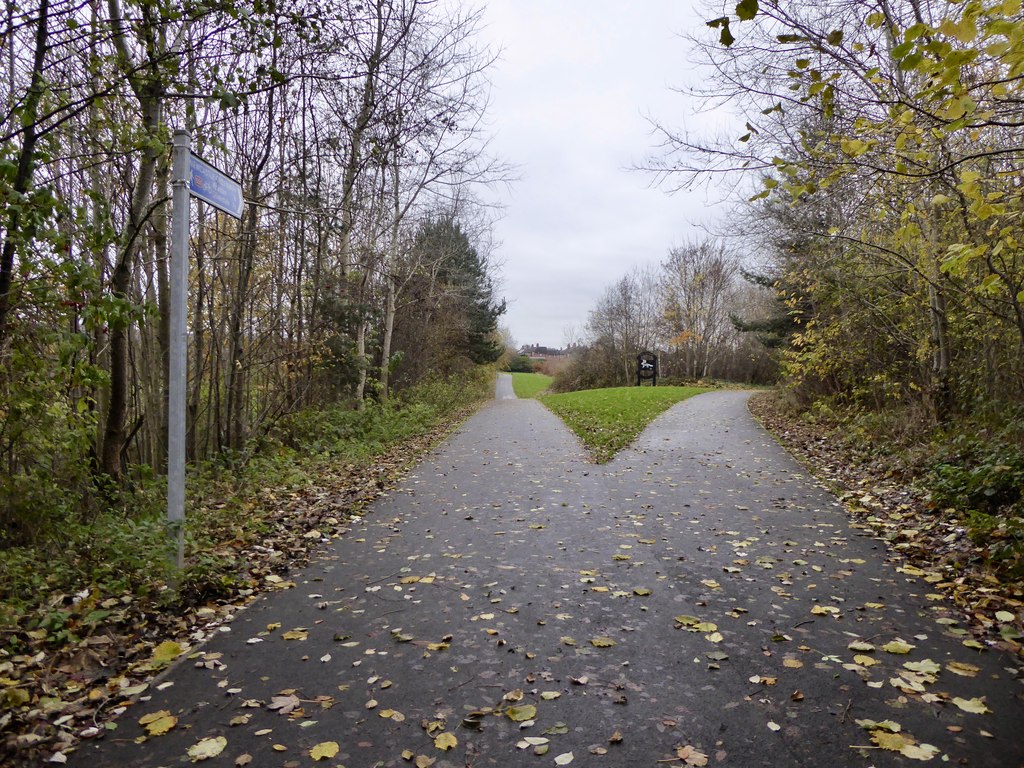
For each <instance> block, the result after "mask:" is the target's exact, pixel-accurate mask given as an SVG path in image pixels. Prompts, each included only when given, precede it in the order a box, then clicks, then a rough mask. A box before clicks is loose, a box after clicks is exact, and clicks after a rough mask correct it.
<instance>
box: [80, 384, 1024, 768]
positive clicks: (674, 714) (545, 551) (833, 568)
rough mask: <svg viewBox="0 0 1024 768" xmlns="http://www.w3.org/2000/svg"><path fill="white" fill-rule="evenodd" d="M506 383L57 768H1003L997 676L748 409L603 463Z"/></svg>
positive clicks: (935, 602) (701, 417) (682, 421)
mask: <svg viewBox="0 0 1024 768" xmlns="http://www.w3.org/2000/svg"><path fill="white" fill-rule="evenodd" d="M504 386H507V382H506V384H501V383H500V382H499V390H498V397H497V398H496V399H495V400H494V401H493V402H492V403H490V404H489V405H487V406H486V407H485V408H483V409H482V410H481V411H480V412H479V413H478V414H476V415H475V416H474V417H473V418H471V419H470V420H469V421H468V422H467V423H466V424H465V425H464V426H463V427H462V428H461V429H460V430H459V431H458V432H457V433H456V434H454V435H453V436H452V437H451V438H450V439H449V440H448V441H446V443H445V444H444V445H442V446H441V447H440V448H439V449H437V450H436V451H435V452H434V453H432V454H431V455H429V456H428V457H427V458H426V459H425V460H424V461H423V462H422V464H420V465H419V466H418V467H417V468H416V469H415V470H414V471H413V472H412V473H411V474H409V475H408V476H407V477H406V478H405V480H404V481H403V483H402V484H401V486H400V488H398V489H397V490H395V491H394V492H392V493H391V494H390V495H389V496H388V497H386V498H384V499H382V500H381V501H379V502H377V503H376V504H374V505H373V506H372V507H371V508H370V509H369V510H368V511H367V512H366V513H365V515H364V516H363V517H361V518H358V519H356V520H354V521H353V522H352V524H351V525H350V526H349V529H348V530H347V532H345V533H344V534H343V535H341V536H340V537H338V538H336V539H334V540H333V541H331V542H330V543H329V544H328V545H326V546H325V548H324V551H323V553H322V557H321V558H320V559H319V560H317V561H316V562H315V563H314V564H312V565H311V566H310V567H308V568H307V569H305V570H304V571H302V572H301V573H294V574H292V575H291V576H290V580H291V582H292V583H294V586H291V585H290V583H288V582H286V583H284V584H281V585H279V586H281V587H283V588H282V589H280V590H277V591H275V592H273V593H271V594H269V595H267V596H265V597H263V598H260V599H259V600H257V601H256V602H255V603H253V604H252V605H251V606H250V607H248V608H247V609H245V610H243V611H240V612H239V613H238V614H237V615H236V617H235V618H234V621H232V622H231V623H230V624H228V625H226V626H225V627H223V628H222V629H221V630H220V631H218V632H215V633H214V634H215V636H214V638H213V639H212V640H210V641H208V642H206V643H204V644H202V645H201V646H197V647H196V648H194V649H192V650H191V651H190V652H189V653H188V654H186V658H184V659H183V660H182V661H181V662H180V663H179V664H177V665H176V666H175V667H174V668H173V669H172V670H171V671H170V672H169V673H168V674H166V675H165V676H164V677H162V678H161V679H160V680H159V681H158V683H157V684H154V685H153V686H151V688H150V691H148V692H147V694H148V695H145V696H143V697H142V698H141V699H140V700H139V701H137V702H136V703H135V704H134V705H133V706H132V707H130V708H129V710H128V711H127V712H126V713H125V714H124V715H123V716H122V717H121V719H120V721H119V727H118V728H117V729H116V730H114V731H111V732H110V733H108V735H106V737H105V738H103V739H102V740H99V741H94V742H90V743H87V744H85V745H83V746H82V747H81V748H80V749H79V750H78V752H76V753H74V754H73V755H71V759H70V764H71V765H77V766H88V767H89V768H100V767H102V766H179V765H188V764H191V762H192V761H193V759H194V756H195V755H196V754H198V753H200V752H202V751H204V750H206V751H208V752H209V753H211V754H212V753H216V752H219V754H218V755H217V756H216V757H212V758H210V759H209V760H208V761H203V764H204V765H211V766H215V765H224V766H230V765H236V764H237V765H245V764H250V765H253V766H260V767H262V766H275V767H276V766H283V767H284V766H287V767H290V766H313V765H325V766H346V768H367V767H369V766H414V765H430V764H432V765H434V766H437V767H438V768H451V767H452V766H481V767H482V766H552V765H573V766H602V765H604V766H657V765H669V766H687V765H702V764H704V762H703V761H705V760H706V764H707V765H712V766H716V765H726V766H742V767H744V768H746V767H749V766H892V765H920V764H928V763H931V764H935V765H939V764H950V765H965V766H972V767H975V768H980V767H982V766H991V767H992V768H1014V767H1016V766H1020V765H1024V737H1022V727H1024V700H1022V695H1024V685H1022V682H1021V681H1020V679H1019V678H1018V677H1017V672H1016V669H1015V667H1016V666H1017V665H1016V663H1015V660H1014V659H1013V658H1012V657H1010V656H1008V655H1005V654H1002V653H1000V652H998V651H995V650H991V649H989V650H985V651H980V650H978V649H974V648H970V647H968V646H965V645H964V640H966V639H969V636H967V635H964V634H960V633H959V631H960V627H959V626H958V625H957V623H956V621H957V619H958V618H959V614H958V613H957V611H956V610H955V609H954V607H953V606H951V605H949V604H947V603H945V602H944V601H942V600H941V599H937V595H934V594H932V592H933V587H932V586H931V585H930V584H929V583H928V582H927V580H926V579H922V578H920V576H919V575H914V574H915V572H914V571H913V569H902V570H901V569H900V567H899V563H898V561H897V562H891V561H889V560H888V559H887V554H886V549H885V545H884V544H883V543H881V542H879V541H877V540H875V539H874V538H872V537H871V536H870V535H869V534H868V533H866V532H864V531H861V530H857V529H855V528H851V526H850V525H849V523H848V521H847V518H846V515H845V513H844V512H843V510H842V508H841V507H840V505H839V504H838V502H837V501H836V499H835V498H834V497H833V496H831V495H830V494H829V493H828V492H826V491H825V490H824V489H822V488H821V487H819V486H818V485H817V484H815V483H814V482H813V481H812V480H811V479H810V478H809V477H808V476H807V475H806V473H805V472H803V471H802V469H801V468H800V467H799V465H797V464H796V463H795V462H794V461H793V460H792V459H791V458H790V457H789V456H788V455H787V454H786V453H785V452H784V451H783V450H782V449H781V448H780V447H779V446H778V445H777V444H776V443H775V442H774V441H773V440H772V439H771V438H770V437H769V436H768V435H767V434H766V433H765V432H764V431H763V430H761V429H760V428H759V427H758V426H757V425H756V423H755V422H754V421H753V420H752V419H751V418H750V416H749V415H748V413H747V410H746V398H747V395H746V394H745V393H739V392H715V393H710V394H705V395H700V396H698V397H695V398H692V399H690V400H687V401H685V402H683V403H680V404H678V405H677V406H675V407H674V408H672V409H670V410H669V411H667V412H666V413H665V414H663V415H662V416H661V417H659V418H658V419H657V420H656V421H655V422H654V423H653V424H652V425H651V426H650V427H649V428H648V429H647V430H646V432H645V433H644V434H643V435H642V436H641V438H640V439H639V440H638V441H637V443H636V444H635V445H634V446H633V447H632V448H630V449H629V450H626V451H624V452H623V453H621V454H620V455H619V456H618V457H617V458H616V459H615V460H613V461H612V462H610V463H609V464H606V465H603V466H596V465H594V464H592V463H590V462H589V461H588V459H587V456H586V453H585V451H584V450H583V448H582V447H581V445H580V444H579V442H578V441H577V440H576V438H575V436H573V435H572V434H571V433H570V432H569V431H568V430H567V429H566V428H565V427H564V426H563V425H562V423H561V422H560V421H559V420H558V419H557V418H556V417H555V416H553V415H552V414H551V413H550V412H548V411H547V410H546V409H545V408H544V407H543V406H542V405H540V403H538V402H536V401H533V400H515V399H513V398H511V397H509V395H510V394H511V393H510V390H505V389H502V387H504ZM908 570H909V572H907V571H908ZM929 595H931V596H930V597H929ZM851 644H853V647H852V648H851V647H850V646H851ZM885 648H887V649H888V650H885ZM893 651H900V652H893ZM908 665H909V666H908ZM970 710H980V711H978V712H974V711H970ZM161 711H165V712H167V713H169V714H170V715H171V716H173V717H174V718H176V722H175V724H174V726H173V727H172V728H170V729H169V730H168V731H167V732H166V733H164V734H162V735H150V736H147V735H146V732H145V730H144V728H143V726H141V725H140V724H139V722H138V721H139V720H140V719H145V717H146V716H147V715H155V714H156V713H159V712H161ZM858 720H860V721H874V722H876V723H878V722H886V721H888V724H887V725H885V726H883V727H881V728H878V727H876V728H873V729H866V728H865V727H864V726H863V724H858V722H857V721H858ZM166 722H167V721H165V723H166ZM151 727H152V726H151ZM155 730H157V731H159V730H162V728H160V727H157V728H156V729H155ZM884 745H887V746H889V747H890V749H883V748H881V747H882V746H884ZM892 747H895V748H900V747H902V748H903V749H904V753H902V754H901V753H899V752H896V751H893V749H892ZM190 749H192V750H193V757H190V756H189V750H190ZM335 750H336V752H335ZM197 751H198V752H197ZM318 757H319V758H321V759H317V758H318ZM236 761H237V762H236ZM430 761H434V762H433V763H431V762H430Z"/></svg>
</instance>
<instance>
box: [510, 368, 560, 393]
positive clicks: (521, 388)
mask: <svg viewBox="0 0 1024 768" xmlns="http://www.w3.org/2000/svg"><path fill="white" fill-rule="evenodd" d="M553 381H554V378H553V377H551V376H547V375H545V374H543V373H513V374H512V391H513V392H515V393H516V397H522V398H533V397H537V395H539V394H540V393H541V392H543V391H544V390H546V389H547V388H548V387H550V386H551V382H553Z"/></svg>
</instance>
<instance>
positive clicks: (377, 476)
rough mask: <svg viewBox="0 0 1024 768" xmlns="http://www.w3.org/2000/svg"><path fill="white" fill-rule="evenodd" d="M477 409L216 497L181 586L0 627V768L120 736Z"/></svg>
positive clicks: (92, 599) (91, 602)
mask: <svg viewBox="0 0 1024 768" xmlns="http://www.w3.org/2000/svg"><path fill="white" fill-rule="evenodd" d="M477 407H478V404H477V405H467V406H464V407H462V408H461V409H458V408H457V409H455V410H453V411H452V412H451V413H448V414H447V415H446V416H439V417H438V418H437V419H435V420H434V423H433V424H432V425H426V424H424V425H421V426H420V427H419V428H414V429H407V430H405V431H406V432H408V434H405V435H404V437H403V438H402V439H401V442H397V443H396V442H395V441H389V444H388V445H387V446H385V447H382V448H381V449H379V450H378V451H376V452H375V453H374V454H373V455H372V456H370V457H358V456H357V457H349V458H350V459H351V460H349V461H341V462H339V461H338V459H337V457H334V458H323V457H320V458H316V459H313V460H311V461H309V462H308V463H307V464H306V465H304V466H303V467H301V469H302V470H303V471H304V472H305V473H306V474H305V475H303V477H304V478H305V479H303V481H302V482H300V483H298V484H297V485H296V486H295V487H293V488H290V489H283V488H274V487H266V488H263V489H262V490H259V491H258V492H255V493H252V494H245V495H243V496H242V497H240V498H237V499H231V500H228V501H221V502H211V506H210V507H209V508H205V509H203V510H201V514H199V515H197V516H196V517H194V518H193V519H192V520H191V522H192V523H194V524H199V523H198V522H197V521H200V520H201V521H202V525H203V526H205V527H206V529H207V530H205V531H204V537H205V539H206V540H207V541H208V542H212V545H211V546H212V548H208V549H206V550H203V551H202V552H200V553H199V554H198V556H194V557H192V558H191V559H193V560H196V561H197V562H196V563H195V564H194V565H193V567H192V569H190V570H188V571H186V572H185V574H184V577H185V578H184V579H183V580H182V581H181V582H180V583H179V584H178V585H177V586H176V587H175V588H171V587H170V586H168V585H166V584H160V583H159V579H158V577H157V575H156V574H154V576H153V579H152V580H151V583H149V584H143V585H141V588H140V585H139V584H135V585H134V590H129V589H125V590H124V591H121V592H112V591H109V590H108V591H104V589H103V587H104V585H103V584H95V583H94V584H93V585H92V586H86V587H85V588H83V589H82V590H81V591H80V592H78V593H76V594H71V593H67V594H65V593H61V592H60V591H56V592H53V591H52V590H51V593H50V594H44V595H39V596H37V599H38V600H39V602H40V603H43V602H45V604H46V605H45V606H44V607H43V608H42V609H40V610H39V611H34V612H26V613H23V614H22V615H21V616H19V617H18V619H19V620H18V621H17V622H14V621H12V622H10V623H9V624H5V625H4V626H3V627H2V628H0V631H2V636H3V640H4V642H3V646H2V648H0V764H2V765H4V766H7V765H12V766H22V765H24V766H38V765H41V764H62V763H64V762H65V761H66V759H67V754H69V753H70V752H71V751H73V750H74V749H75V747H76V745H77V744H78V743H79V742H80V741H81V740H83V739H84V740H90V739H96V738H101V737H103V736H104V735H106V734H108V733H116V732H117V728H118V726H117V724H116V723H115V722H114V720H115V719H116V717H117V716H118V715H120V714H121V713H122V712H123V711H124V710H125V707H126V706H128V705H129V704H130V702H131V701H132V700H133V699H134V698H135V697H138V696H145V695H148V692H149V691H151V689H152V678H153V677H154V676H155V675H159V674H162V673H164V672H165V671H166V670H167V668H168V667H169V666H171V665H172V663H174V662H175V661H176V660H178V658H179V656H180V651H181V649H183V648H186V647H195V646H196V645H198V644H201V643H203V642H205V641H206V640H208V639H209V638H211V637H212V636H214V635H215V634H217V633H218V632H220V631H222V629H223V625H224V623H225V622H229V621H230V620H231V618H232V616H233V615H234V614H235V612H237V611H239V610H240V609H242V608H244V607H245V606H246V605H248V604H249V603H250V602H251V601H252V600H254V599H256V598H257V597H258V596H259V595H260V594H264V593H267V592H276V591H278V590H287V589H289V588H290V587H291V585H292V584H293V582H291V581H290V578H289V574H290V573H291V572H292V571H293V570H294V569H296V568H300V567H303V566H305V565H306V564H308V562H309V560H310V557H311V555H312V554H313V553H315V552H317V551H319V550H321V549H322V548H323V547H324V546H325V545H326V544H328V543H329V542H330V541H331V540H332V539H334V538H336V537H337V536H339V535H341V533H342V532H343V531H347V530H348V526H349V525H350V523H351V519H352V518H353V516H356V517H357V516H358V515H360V514H362V512H363V510H364V509H365V508H366V507H367V505H368V504H370V503H371V502H372V501H374V500H375V499H377V498H379V497H380V496H381V495H382V494H383V493H385V492H386V490H387V489H389V488H392V487H394V485H395V483H396V482H397V481H398V479H399V478H400V477H402V476H403V475H404V473H405V472H407V471H408V469H409V468H410V467H411V466H413V465H414V463H416V462H417V461H419V460H420V459H421V458H422V457H423V456H424V455H425V454H426V453H427V452H428V451H429V450H430V449H431V448H432V447H433V446H435V445H437V444H438V443H439V442H440V441H441V440H443V439H444V438H445V437H446V436H447V435H448V434H449V433H451V431H452V430H453V429H454V428H455V427H456V426H457V425H458V424H460V423H461V422H462V421H464V420H465V419H466V418H468V416H469V415H470V414H471V413H472V412H473V411H474V410H475V409H476V408H477ZM306 475H308V476H309V477H306ZM221 508H222V509H221ZM214 529H216V530H214ZM37 567H39V566H38V565H37ZM129 581H130V579H129ZM108 586H109V585H108Z"/></svg>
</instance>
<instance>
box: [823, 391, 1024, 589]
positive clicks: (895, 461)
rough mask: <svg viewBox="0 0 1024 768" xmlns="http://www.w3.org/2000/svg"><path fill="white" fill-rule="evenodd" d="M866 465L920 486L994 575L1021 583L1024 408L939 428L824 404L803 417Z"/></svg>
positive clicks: (980, 413) (914, 418)
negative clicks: (958, 526)
mask: <svg viewBox="0 0 1024 768" xmlns="http://www.w3.org/2000/svg"><path fill="white" fill-rule="evenodd" d="M803 418H804V419H805V420H807V421H810V422H813V423H817V424H819V425H822V426H825V427H828V428H829V429H830V431H831V434H830V439H834V440H840V441H842V442H843V443H844V444H845V447H846V450H847V453H848V454H850V455H853V456H856V457H858V458H859V460H860V461H862V462H864V463H875V464H879V463H885V464H886V465H887V473H888V474H890V475H898V476H900V478H901V479H902V480H904V481H905V482H909V483H912V484H914V485H916V486H917V487H918V488H920V489H921V490H922V491H923V492H924V493H925V494H926V496H927V498H928V500H929V504H930V506H931V507H932V509H933V511H934V513H935V514H943V515H951V516H953V517H955V518H956V519H957V520H958V521H959V522H960V524H961V525H962V526H963V527H964V528H965V529H966V530H967V533H968V534H969V536H970V538H971V540H972V542H973V543H974V544H975V545H976V547H977V548H978V549H979V551H980V552H981V553H982V556H983V557H984V558H985V560H986V561H987V564H988V566H989V567H990V568H991V569H992V571H993V572H994V573H995V574H996V575H1003V576H1006V577H1008V578H1013V579H1021V578H1024V408H1022V407H1012V406H1006V405H1005V404H996V403H985V404H981V405H979V406H978V407H977V408H976V409H975V410H974V412H973V413H971V414H970V415H958V416H951V417H950V418H949V420H948V421H946V422H945V423H942V424H938V425H936V424H934V423H933V422H931V421H930V420H928V419H927V418H926V417H925V416H924V415H923V414H921V413H916V412H911V411H908V410H905V409H896V408H893V409H890V410H882V411H858V410H855V409H851V408H843V407H840V406H836V405H834V404H829V403H828V402H827V401H819V402H818V403H816V404H815V406H814V407H813V408H812V409H811V410H810V411H807V412H805V413H804V415H803Z"/></svg>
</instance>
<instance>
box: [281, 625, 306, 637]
mask: <svg viewBox="0 0 1024 768" xmlns="http://www.w3.org/2000/svg"><path fill="white" fill-rule="evenodd" d="M281 637H282V638H284V639H285V640H305V639H306V638H308V637H309V630H307V629H304V628H302V627H298V628H296V629H289V630H288V631H287V632H285V633H284V634H282V635H281Z"/></svg>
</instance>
